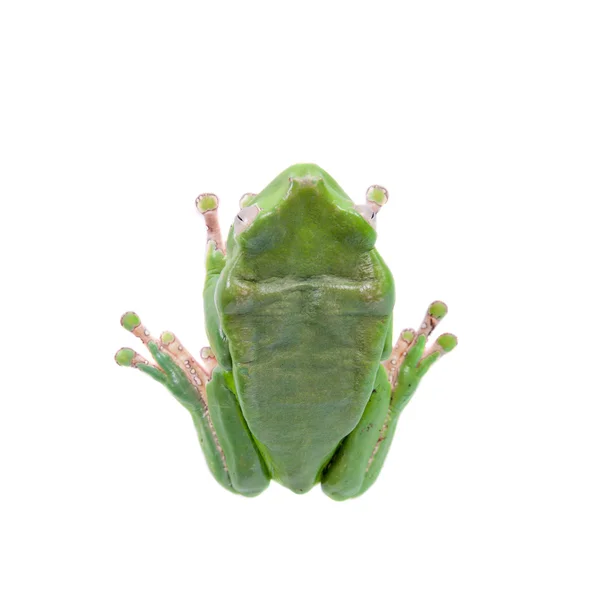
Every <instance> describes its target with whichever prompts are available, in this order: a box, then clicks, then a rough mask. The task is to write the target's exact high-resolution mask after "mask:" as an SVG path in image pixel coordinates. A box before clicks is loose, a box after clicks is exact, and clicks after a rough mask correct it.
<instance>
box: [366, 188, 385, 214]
mask: <svg viewBox="0 0 600 600" xmlns="http://www.w3.org/2000/svg"><path fill="white" fill-rule="evenodd" d="M366 198H367V205H368V206H369V207H370V208H371V210H372V211H373V212H374V213H378V212H379V211H380V210H381V207H382V206H383V205H384V204H386V203H387V201H388V191H387V190H386V189H385V188H384V187H382V186H380V185H372V186H371V187H370V188H369V189H368V190H367V194H366Z"/></svg>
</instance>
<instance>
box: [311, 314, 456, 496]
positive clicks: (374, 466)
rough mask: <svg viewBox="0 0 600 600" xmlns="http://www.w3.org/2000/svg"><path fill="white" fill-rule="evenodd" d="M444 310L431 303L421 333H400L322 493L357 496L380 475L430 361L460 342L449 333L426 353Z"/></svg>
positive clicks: (325, 478)
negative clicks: (403, 417) (395, 434)
mask: <svg viewBox="0 0 600 600" xmlns="http://www.w3.org/2000/svg"><path fill="white" fill-rule="evenodd" d="M446 312H447V308H446V305H445V304H444V303H443V302H433V303H432V304H431V305H430V306H429V309H428V310H427V314H426V315H425V319H424V321H423V323H422V324H421V327H420V329H419V333H415V332H414V331H413V330H412V329H405V330H404V331H402V333H401V334H400V338H399V339H398V342H397V343H396V345H395V346H394V349H393V350H392V353H391V356H390V357H389V359H387V360H386V361H385V362H384V363H382V365H380V367H379V370H378V372H377V376H376V378H375V383H374V385H373V392H372V394H371V398H370V399H369V401H368V403H367V406H366V407H365V411H364V413H363V415H362V417H361V419H360V421H359V423H358V425H357V426H356V428H355V429H354V430H353V431H352V432H351V433H350V434H349V435H348V436H347V437H346V438H345V439H344V440H343V442H342V443H341V445H340V447H339V449H338V451H337V452H336V454H335V455H334V457H333V459H332V460H331V462H330V463H329V465H328V466H327V467H326V469H325V470H324V472H323V477H322V480H321V483H322V488H323V491H324V492H325V493H326V494H327V495H328V496H330V497H331V498H333V499H334V500H346V499H348V498H353V497H355V496H359V495H360V494H363V493H364V492H366V491H367V490H368V489H369V487H371V485H372V484H373V483H374V482H375V480H376V479H377V476H378V475H379V472H380V471H381V467H382V466H383V462H384V460H385V457H386V455H387V453H388V450H389V447H390V444H391V441H392V438H393V436H394V431H395V430H396V424H397V422H398V417H399V416H400V413H401V412H402V410H403V409H404V407H405V406H406V405H407V404H408V402H409V400H410V399H411V397H412V395H413V394H414V393H415V390H416V389H417V386H418V385H419V382H420V381H421V378H422V377H423V376H424V375H425V373H426V372H427V371H428V370H429V368H430V367H431V365H432V364H433V363H434V362H436V361H437V360H438V359H439V358H440V357H441V356H442V355H443V354H446V353H448V352H450V351H451V350H452V349H453V348H454V347H455V346H456V343H457V340H456V337H455V336H454V335H452V334H449V333H445V334H443V335H441V336H440V337H439V338H438V339H437V340H436V342H435V344H434V345H433V346H432V347H431V348H430V349H429V350H427V351H425V343H426V341H427V338H428V337H429V335H430V334H431V332H432V331H433V330H434V328H435V326H436V325H437V324H438V323H439V322H440V321H441V319H442V318H443V317H444V316H445V315H446Z"/></svg>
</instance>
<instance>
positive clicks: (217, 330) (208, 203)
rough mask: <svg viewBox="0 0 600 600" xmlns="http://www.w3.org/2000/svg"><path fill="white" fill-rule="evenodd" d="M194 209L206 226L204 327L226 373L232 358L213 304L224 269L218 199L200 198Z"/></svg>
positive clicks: (223, 246)
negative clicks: (198, 212)
mask: <svg viewBox="0 0 600 600" xmlns="http://www.w3.org/2000/svg"><path fill="white" fill-rule="evenodd" d="M196 207H197V208H198V210H199V211H200V212H201V213H202V216H203V217H204V222H205V223H206V238H207V239H206V242H207V243H206V261H205V265H206V279H205V280H204V291H203V293H202V300H203V302H204V326H205V330H206V335H207V336H208V341H209V344H210V347H211V348H212V350H213V352H214V353H215V356H216V359H217V362H218V363H219V364H220V365H221V366H222V367H223V368H225V369H228V370H231V356H230V354H229V346H228V345H227V340H226V339H225V336H224V335H223V332H222V330H221V324H220V320H219V315H218V313H217V307H216V303H215V290H216V287H217V283H218V282H219V276H220V275H221V271H222V270H223V269H224V268H225V264H226V262H227V261H226V256H225V245H224V244H223V239H222V237H221V227H220V226H219V215H218V208H219V199H218V198H217V196H215V195H214V194H200V196H198V198H196Z"/></svg>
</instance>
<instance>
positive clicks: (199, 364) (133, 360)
mask: <svg viewBox="0 0 600 600" xmlns="http://www.w3.org/2000/svg"><path fill="white" fill-rule="evenodd" d="M121 325H122V326H123V327H124V328H125V329H127V330H128V331H131V333H133V335H135V336H136V337H137V338H139V339H140V340H142V342H143V343H144V344H145V345H146V346H147V347H148V350H149V351H150V354H151V355H152V357H153V358H154V360H155V361H156V363H151V362H150V361H149V360H147V359H145V358H144V357H143V356H141V355H140V354H138V353H137V352H135V351H134V350H132V349H131V348H121V350H119V351H118V352H117V354H116V355H115V360H116V361H117V364H119V365H121V366H125V367H134V368H136V369H139V370H140V371H143V372H144V373H147V374H148V375H150V376H151V377H152V378H153V379H155V380H156V381H160V382H161V383H162V384H163V385H164V386H165V387H167V389H168V390H169V391H170V392H171V393H172V394H173V395H174V396H175V397H176V398H177V399H178V400H179V402H181V404H183V405H184V406H185V407H186V408H188V409H189V410H198V409H202V410H204V411H206V410H207V404H206V400H205V399H206V393H205V387H206V384H207V383H208V381H209V380H210V375H211V372H212V369H213V368H214V365H213V364H212V363H211V362H210V352H209V350H210V349H205V354H206V356H207V358H209V361H207V362H204V361H197V360H196V359H195V358H194V357H193V356H192V355H191V354H190V352H188V351H187V350H186V349H185V348H184V347H183V345H182V344H181V342H180V341H179V340H178V339H177V338H176V337H175V335H174V334H173V333H171V332H170V331H165V332H163V333H162V334H161V336H160V338H158V339H156V338H154V337H152V335H150V332H149V331H148V330H147V329H146V327H144V325H143V324H142V322H141V321H140V318H139V317H138V316H137V315H136V314H135V313H133V312H127V313H125V314H124V315H123V316H122V317H121Z"/></svg>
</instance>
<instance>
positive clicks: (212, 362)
mask: <svg viewBox="0 0 600 600" xmlns="http://www.w3.org/2000/svg"><path fill="white" fill-rule="evenodd" d="M200 358H201V359H202V362H203V363H204V365H205V366H206V369H207V370H208V374H209V375H210V374H211V373H212V372H213V369H214V368H215V367H216V366H217V364H218V362H217V357H216V356H215V353H214V352H213V351H212V348H210V347H209V346H204V347H203V348H202V349H201V350H200Z"/></svg>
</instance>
